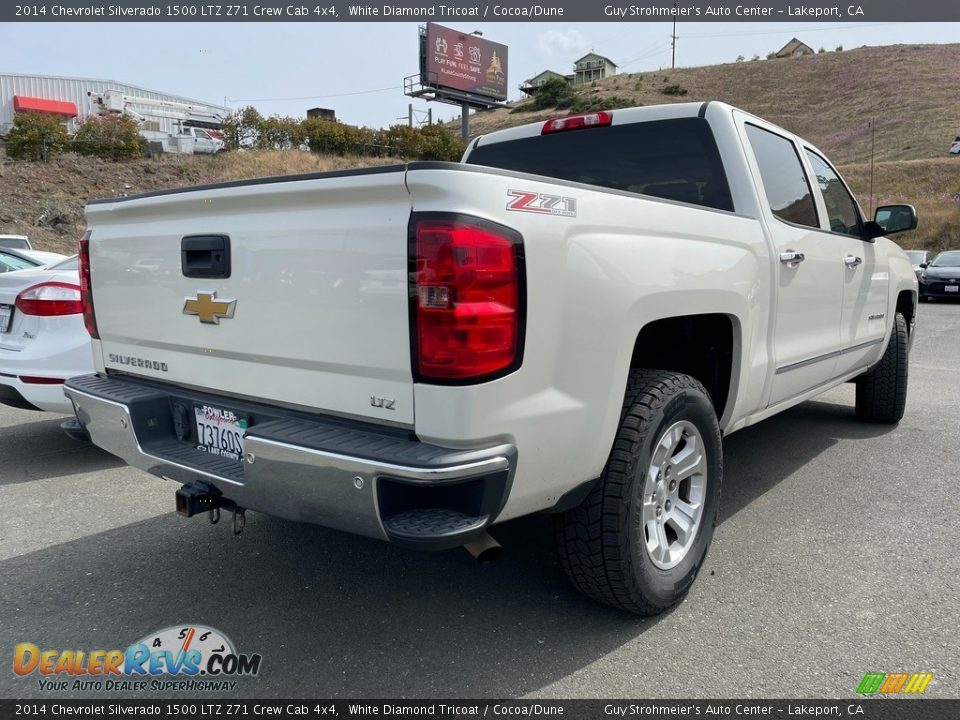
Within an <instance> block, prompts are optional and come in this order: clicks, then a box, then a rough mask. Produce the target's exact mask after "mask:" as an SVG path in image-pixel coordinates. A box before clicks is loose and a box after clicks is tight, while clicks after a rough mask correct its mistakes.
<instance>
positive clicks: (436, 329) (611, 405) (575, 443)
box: [65, 102, 917, 614]
mask: <svg viewBox="0 0 960 720" xmlns="http://www.w3.org/2000/svg"><path fill="white" fill-rule="evenodd" d="M87 219H88V226H89V229H88V231H87V233H86V235H85V237H84V239H83V240H82V241H81V246H80V258H81V267H82V270H81V282H82V287H83V298H84V311H85V317H86V322H87V327H88V329H89V331H90V333H91V335H92V336H93V347H94V353H95V364H96V368H97V373H96V375H90V376H85V377H79V378H75V379H73V380H70V381H68V382H67V383H66V386H65V389H66V394H67V395H68V396H69V397H70V399H71V400H72V401H73V404H74V407H75V409H76V419H75V420H71V421H70V422H68V423H67V425H68V426H69V427H68V428H67V429H68V430H69V431H70V432H72V433H73V434H75V435H88V436H89V437H90V438H91V439H92V441H93V442H94V443H96V444H97V445H99V446H100V447H102V448H104V449H106V450H108V451H109V452H111V453H113V454H115V455H117V456H119V457H120V458H123V459H124V460H126V461H127V462H128V463H130V464H131V465H135V466H137V467H139V468H142V469H144V470H146V471H148V472H151V473H153V474H155V475H158V476H160V477H164V478H168V479H171V480H174V481H176V482H177V483H180V484H182V487H181V488H180V489H179V490H178V491H177V508H178V510H179V511H180V512H181V514H183V515H186V516H190V515H194V514H197V513H200V512H205V511H209V512H211V513H213V516H211V517H212V519H214V518H218V517H219V512H220V510H221V509H223V510H225V511H227V512H230V511H233V513H234V515H233V519H234V524H235V530H239V528H240V526H241V523H242V520H243V511H244V510H245V509H248V508H249V509H253V510H257V511H261V512H265V513H270V514H273V515H278V516H281V517H285V518H290V519H293V520H299V521H305V522H311V523H317V524H320V525H325V526H328V527H332V528H339V529H341V530H346V531H349V532H353V533H358V534H362V535H366V536H370V537H375V538H381V539H384V540H389V541H392V542H395V543H399V544H402V545H405V546H408V547H411V548H420V549H425V550H429V549H444V548H450V547H456V546H460V545H467V546H469V547H473V548H475V549H476V548H477V547H478V546H482V545H483V543H487V546H488V547H489V543H490V541H491V539H490V538H489V535H487V534H486V531H487V529H488V528H489V526H491V525H492V524H494V523H499V522H503V521H505V520H510V519H512V518H517V517H520V516H523V515H528V514H530V513H537V512H551V513H555V515H556V537H557V540H558V544H559V553H560V557H561V560H562V564H563V566H564V568H565V569H566V572H567V574H568V575H569V577H570V580H571V581H572V582H573V584H574V585H575V586H576V587H577V588H579V589H580V590H581V591H583V592H584V593H586V594H587V595H589V596H591V597H593V598H595V599H597V600H599V601H600V602H603V603H606V604H608V605H612V606H615V607H619V608H623V609H625V610H628V611H632V612H637V613H647V614H649V613H656V612H660V611H662V610H664V609H666V608H668V607H670V606H671V605H673V604H675V603H677V602H678V601H679V600H680V599H682V597H683V596H684V594H685V592H686V591H687V589H688V588H689V587H690V585H691V583H692V582H693V580H694V577H695V576H696V574H697V570H698V569H699V568H700V566H701V564H702V562H703V559H704V557H705V555H706V552H707V547H708V546H709V544H710V541H711V538H712V535H713V529H714V524H715V522H716V519H717V509H718V506H719V502H720V483H721V476H722V447H721V437H722V436H723V435H725V434H729V433H732V432H734V431H736V430H739V429H740V428H743V427H746V426H748V425H752V424H753V423H756V422H759V421H760V420H763V419H764V418H767V417H769V416H771V415H773V414H774V413H778V412H780V411H781V410H784V409H785V408H788V407H790V406H792V405H795V404H797V403H799V402H802V401H804V400H807V399H808V398H811V397H813V396H815V395H817V394H818V393H821V392H823V391H824V390H826V389H827V388H830V387H832V386H835V385H837V384H839V383H843V382H847V381H853V382H855V383H856V414H857V415H858V416H859V417H860V418H862V419H863V420H866V421H873V422H883V423H895V422H897V421H898V420H899V419H900V418H901V416H902V414H903V411H904V404H905V401H906V391H907V358H908V351H909V346H910V338H911V334H912V328H913V323H914V318H915V315H916V305H917V279H916V276H915V274H914V271H913V268H912V266H911V264H910V261H909V260H908V259H907V257H906V255H904V253H903V252H902V251H901V250H900V249H899V248H898V247H897V246H896V245H895V244H894V243H892V242H891V241H889V240H887V239H886V238H885V237H884V235H886V234H889V233H893V232H898V231H901V230H908V229H911V228H913V227H915V226H916V213H915V211H914V210H913V208H912V207H910V206H906V205H902V206H888V207H882V208H880V209H879V210H878V211H877V213H876V216H875V219H874V220H866V219H865V218H864V216H863V213H862V211H861V209H860V207H859V206H858V204H857V201H856V200H855V199H854V197H853V196H852V194H851V193H850V191H849V189H848V188H847V186H846V184H845V183H844V182H843V180H842V179H841V178H840V176H839V174H838V173H837V172H836V170H835V169H834V168H833V167H832V166H831V164H830V163H829V161H828V160H827V159H826V158H825V157H824V155H823V154H822V153H821V152H819V151H818V150H817V149H816V148H815V147H813V146H812V145H810V144H809V143H807V142H805V141H804V140H802V139H800V138H798V137H796V136H794V135H792V134H791V133H789V132H787V131H785V130H783V129H781V128H779V127H775V126H774V125H771V124H770V123H767V122H764V121H763V120H761V119H759V118H756V117H753V116H751V115H749V114H747V113H745V112H741V111H740V110H737V109H735V108H733V107H730V106H728V105H724V104H722V103H717V102H710V103H703V104H694V103H692V104H677V105H669V106H662V107H644V108H633V109H623V110H615V111H612V112H595V113H590V114H586V115H579V116H571V117H566V118H561V119H557V120H551V121H549V122H547V123H536V124H531V125H525V126H523V127H517V128H513V129H509V130H503V131H500V132H496V133H493V134H490V135H486V136H483V137H480V138H478V139H477V140H475V141H474V142H472V143H471V144H470V146H469V149H468V151H467V153H466V155H465V156H464V158H463V161H462V162H461V163H459V164H458V163H434V162H426V163H425V162H416V163H410V164H407V165H396V166H391V167H380V168H370V169H363V170H355V171H349V172H336V173H325V174H315V175H303V176H294V177H276V178H266V179H262V180H252V181H247V182H233V183H226V184H220V185H211V186H205V187H196V188H189V189H180V190H171V191H168V192H155V193H148V194H145V195H139V196H135V197H128V198H118V199H114V200H100V201H93V202H91V203H90V204H89V205H88V207H87ZM143 258H150V263H149V266H148V267H147V266H141V265H140V264H139V263H140V261H141V260H142V259H143Z"/></svg>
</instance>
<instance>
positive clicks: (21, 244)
mask: <svg viewBox="0 0 960 720" xmlns="http://www.w3.org/2000/svg"><path fill="white" fill-rule="evenodd" d="M0 248H15V249H17V250H30V249H31V248H33V245H31V244H30V238H28V237H27V236H26V235H0Z"/></svg>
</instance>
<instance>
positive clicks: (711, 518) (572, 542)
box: [554, 370, 723, 615]
mask: <svg viewBox="0 0 960 720" xmlns="http://www.w3.org/2000/svg"><path fill="white" fill-rule="evenodd" d="M682 420H685V421H687V422H689V423H690V424H692V425H693V426H694V427H695V428H696V430H697V431H698V433H699V435H700V437H701V438H702V441H703V456H704V458H705V460H706V473H704V476H705V478H706V483H705V487H704V489H703V497H702V501H701V502H702V508H703V509H702V514H701V517H700V521H699V527H697V529H696V533H695V535H694V536H693V537H694V539H693V541H692V544H691V545H690V546H689V549H688V550H687V552H686V554H685V555H684V556H683V558H682V560H680V562H679V563H678V564H676V566H674V567H672V568H669V569H661V568H660V567H658V566H657V565H655V564H654V562H653V560H652V558H651V556H650V554H649V553H648V551H647V547H646V544H645V543H646V531H645V529H644V524H643V521H642V511H643V508H642V505H643V495H644V483H645V482H646V473H647V470H648V469H649V467H650V464H651V461H652V459H653V457H654V455H653V453H654V449H655V448H656V447H657V443H658V442H659V441H660V439H661V437H662V436H663V435H664V433H665V431H666V430H667V429H669V428H671V427H672V426H674V425H675V424H676V423H677V422H679V421H682ZM722 476H723V449H722V446H721V442H720V428H719V426H718V424H717V418H716V414H715V413H714V409H713V404H712V403H711V402H710V397H709V395H708V394H707V391H706V390H705V389H704V387H703V385H701V384H700V383H699V382H697V381H696V380H694V379H693V378H692V377H690V376H688V375H682V374H679V373H673V372H667V371H663V370H632V371H630V375H629V378H628V381H627V391H626V395H625V398H624V403H623V409H622V411H621V415H620V428H619V430H618V431H617V436H616V439H615V441H614V445H613V450H612V451H611V453H610V458H609V459H608V460H607V464H606V467H605V468H604V470H603V474H602V476H601V478H600V480H599V482H597V484H596V485H595V486H594V487H593V489H592V490H591V492H590V494H589V495H588V496H587V497H586V498H585V499H584V501H583V502H582V503H581V504H580V505H579V506H578V507H576V508H574V509H572V510H569V511H567V512H565V513H562V514H559V515H558V516H557V517H556V520H555V526H554V527H555V536H556V541H557V547H558V552H559V554H560V563H561V565H562V566H563V569H564V572H566V574H567V577H568V578H569V579H570V581H571V582H572V583H573V584H574V586H576V588H577V589H578V590H580V592H582V593H584V594H585V595H587V596H589V597H591V598H593V599H594V600H597V601H598V602H600V603H603V604H604V605H609V606H612V607H615V608H619V609H621V610H626V611H628V612H632V613H637V614H639V615H655V614H657V613H660V612H663V611H664V610H667V609H669V608H670V607H672V606H673V605H676V604H677V603H678V602H680V601H681V600H682V599H683V597H684V596H685V595H686V593H687V591H688V590H689V588H690V585H691V584H692V583H693V581H694V579H695V578H696V576H697V572H698V571H699V569H700V566H701V565H702V564H703V560H704V558H705V557H706V554H707V548H708V547H709V546H710V541H711V540H712V538H713V529H714V527H715V525H716V521H717V511H718V509H719V507H720V483H721V479H722Z"/></svg>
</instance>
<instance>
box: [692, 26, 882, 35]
mask: <svg viewBox="0 0 960 720" xmlns="http://www.w3.org/2000/svg"><path fill="white" fill-rule="evenodd" d="M889 24H890V23H868V24H864V25H825V26H823V27H815V28H792V29H790V30H753V31H749V30H747V31H744V32H738V33H716V34H712V33H689V34H686V35H684V37H688V38H718V37H746V36H748V35H758V36H762V35H799V34H802V33H812V32H825V31H827V30H853V29H856V28H872V27H882V26H884V25H889Z"/></svg>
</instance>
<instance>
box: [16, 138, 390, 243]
mask: <svg viewBox="0 0 960 720" xmlns="http://www.w3.org/2000/svg"><path fill="white" fill-rule="evenodd" d="M389 162H396V161H395V160H384V159H373V158H369V159H365V158H355V157H354V158H342V157H328V156H320V155H314V154H313V153H309V152H302V151H299V150H274V151H269V150H262V151H261V150H257V151H245V152H231V153H222V154H220V155H217V156H215V157H209V156H201V155H196V156H192V157H183V158H178V157H176V156H165V157H163V158H158V159H153V160H147V159H142V160H131V161H126V162H110V161H107V160H98V159H96V158H89V157H78V156H72V155H67V156H62V157H55V158H53V159H52V160H50V161H49V162H45V163H35V162H12V161H9V160H7V161H0V233H16V234H22V235H28V236H29V237H30V239H31V242H32V243H33V245H34V247H36V248H37V249H40V250H53V251H55V252H61V253H68V254H69V253H74V252H76V245H77V238H79V237H80V234H81V233H82V232H83V206H84V205H85V204H86V202H87V200H88V199H92V198H104V197H119V196H121V195H135V194H137V193H142V192H150V191H152V190H164V189H167V188H175V187H183V186H185V185H199V184H203V183H213V182H229V181H231V180H246V179H249V178H255V177H264V176H267V175H291V174H295V173H309V172H324V171H328V170H342V169H345V168H352V167H364V166H369V165H383V164H386V163H389Z"/></svg>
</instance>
